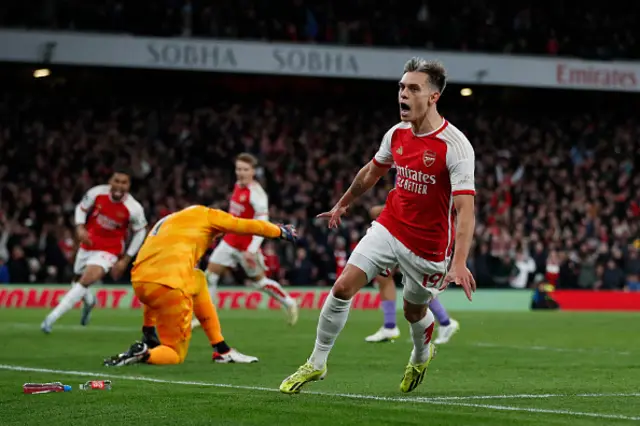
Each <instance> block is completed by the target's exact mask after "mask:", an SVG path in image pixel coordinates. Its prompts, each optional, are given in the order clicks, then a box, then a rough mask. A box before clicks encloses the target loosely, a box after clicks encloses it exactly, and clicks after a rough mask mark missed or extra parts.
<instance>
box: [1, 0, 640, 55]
mask: <svg viewBox="0 0 640 426" xmlns="http://www.w3.org/2000/svg"><path fill="white" fill-rule="evenodd" d="M635 16H636V14H635V9H634V3H633V2H617V3H616V6H615V7H611V5H610V4H608V3H594V2H592V3H589V4H585V5H583V6H581V7H579V8H576V7H575V4H574V2H570V1H568V0H556V1H553V2H549V1H532V0H528V1H519V2H512V3H508V2H502V1H498V0H473V1H468V0H450V1H440V2H437V1H428V0H404V1H403V2H402V4H401V5H400V4H399V3H398V2H396V1H393V0H377V1H376V2H375V7H373V6H372V5H370V4H369V3H368V2H365V1H363V0H341V1H337V0H322V1H308V0H224V1H213V0H164V1H154V0H109V1H104V0H37V1H35V2H34V1H32V2H4V4H3V5H2V6H0V26H6V27H23V28H24V27H27V28H48V29H59V30H74V31H101V32H126V33H133V34H139V35H153V36H171V37H173V36H182V37H214V38H230V39H250V40H270V41H294V42H310V43H327V44H341V45H370V46H373V45H375V46H410V47H421V48H428V49H435V50H455V51H473V52H500V53H528V54H543V55H562V56H568V55H569V56H578V57H586V58H602V59H608V58H629V59H633V58H635V59H637V58H640V44H638V40H637V38H638V35H637V31H636V30H635Z"/></svg>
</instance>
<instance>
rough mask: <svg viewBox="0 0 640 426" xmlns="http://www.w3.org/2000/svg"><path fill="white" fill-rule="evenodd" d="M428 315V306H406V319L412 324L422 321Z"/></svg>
mask: <svg viewBox="0 0 640 426" xmlns="http://www.w3.org/2000/svg"><path fill="white" fill-rule="evenodd" d="M425 315H427V305H408V304H407V303H406V301H405V304H404V318H405V319H406V320H407V321H409V322H410V323H412V324H413V323H415V322H418V321H420V320H421V319H422V318H424V316H425Z"/></svg>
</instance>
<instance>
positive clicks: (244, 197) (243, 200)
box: [238, 194, 247, 203]
mask: <svg viewBox="0 0 640 426" xmlns="http://www.w3.org/2000/svg"><path fill="white" fill-rule="evenodd" d="M238 201H240V202H241V203H244V202H245V201H247V196H246V195H244V194H242V195H240V196H239V197H238Z"/></svg>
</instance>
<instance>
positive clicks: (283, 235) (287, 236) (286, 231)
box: [280, 225, 298, 243]
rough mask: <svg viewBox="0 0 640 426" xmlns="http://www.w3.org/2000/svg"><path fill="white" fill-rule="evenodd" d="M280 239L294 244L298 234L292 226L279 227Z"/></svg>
mask: <svg viewBox="0 0 640 426" xmlns="http://www.w3.org/2000/svg"><path fill="white" fill-rule="evenodd" d="M280 239H281V240H286V241H289V242H290V243H295V242H296V241H297V240H298V233H297V232H296V228H294V227H293V225H280Z"/></svg>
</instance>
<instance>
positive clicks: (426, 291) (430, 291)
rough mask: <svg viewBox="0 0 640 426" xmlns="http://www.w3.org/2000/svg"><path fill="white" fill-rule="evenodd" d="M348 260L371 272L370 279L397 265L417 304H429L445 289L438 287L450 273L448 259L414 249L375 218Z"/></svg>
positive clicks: (407, 295) (406, 296) (405, 292)
mask: <svg viewBox="0 0 640 426" xmlns="http://www.w3.org/2000/svg"><path fill="white" fill-rule="evenodd" d="M347 263H350V264H352V265H354V266H357V267H358V268H360V269H361V270H363V271H364V273H365V274H367V279H368V280H369V281H371V280H373V279H374V278H375V277H376V276H377V275H378V274H379V273H380V272H381V271H384V270H385V269H387V268H389V269H392V268H393V267H395V266H396V265H397V266H398V267H399V268H400V272H401V273H402V285H403V287H404V288H403V291H402V293H403V297H404V299H405V300H406V301H407V302H409V303H413V304H415V305H426V304H428V303H429V302H430V301H431V299H433V298H434V297H435V296H437V295H438V294H439V293H441V291H440V290H438V287H439V286H440V285H441V284H442V281H443V280H444V277H445V275H446V274H447V261H446V260H444V261H442V262H431V261H428V260H426V259H423V258H421V257H420V256H418V255H416V254H415V253H413V252H412V251H411V250H409V249H408V248H407V246H405V245H404V244H402V243H401V242H400V241H398V240H397V239H396V237H394V236H393V235H391V233H390V232H389V231H388V230H387V228H385V227H384V226H382V225H380V224H379V223H378V222H373V223H372V225H371V228H369V230H368V231H367V235H365V236H364V238H362V240H360V242H359V243H358V245H357V246H356V248H355V249H354V250H353V253H351V256H350V257H349V260H348V262H347Z"/></svg>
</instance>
